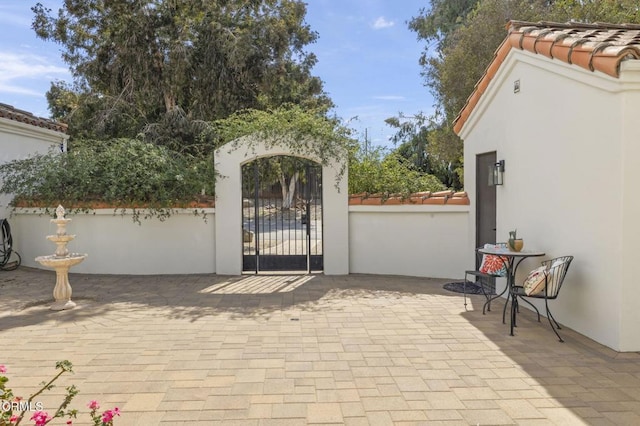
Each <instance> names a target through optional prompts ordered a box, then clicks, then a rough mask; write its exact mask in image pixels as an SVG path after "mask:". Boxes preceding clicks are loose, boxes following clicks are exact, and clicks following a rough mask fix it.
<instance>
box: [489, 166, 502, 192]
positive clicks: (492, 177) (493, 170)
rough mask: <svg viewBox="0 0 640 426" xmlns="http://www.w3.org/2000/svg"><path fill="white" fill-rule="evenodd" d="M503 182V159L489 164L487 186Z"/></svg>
mask: <svg viewBox="0 0 640 426" xmlns="http://www.w3.org/2000/svg"><path fill="white" fill-rule="evenodd" d="M503 183H504V160H500V161H498V162H497V163H495V164H490V165H489V186H496V185H502V184H503Z"/></svg>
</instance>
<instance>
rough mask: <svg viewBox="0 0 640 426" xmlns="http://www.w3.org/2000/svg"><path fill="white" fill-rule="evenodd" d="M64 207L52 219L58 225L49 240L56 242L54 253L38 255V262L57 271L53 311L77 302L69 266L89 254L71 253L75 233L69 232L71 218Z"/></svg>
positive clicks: (59, 207) (69, 307) (59, 208)
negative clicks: (73, 298)
mask: <svg viewBox="0 0 640 426" xmlns="http://www.w3.org/2000/svg"><path fill="white" fill-rule="evenodd" d="M64 215H65V211H64V207H62V206H58V208H57V209H56V218H55V219H51V222H52V223H55V224H56V225H58V229H57V230H56V235H48V236H47V240H49V241H52V242H54V243H55V244H56V251H55V253H54V254H51V255H48V256H38V257H36V262H38V263H40V264H41V265H43V266H47V267H49V268H53V269H55V271H56V286H55V288H54V289H53V298H54V299H55V302H53V305H51V307H50V308H49V309H51V310H52V311H62V310H64V309H71V308H73V307H74V306H76V304H75V303H74V302H73V301H71V285H70V284H69V268H71V267H72V266H74V265H77V264H78V263H80V262H82V261H83V260H84V259H85V258H86V257H87V255H86V254H79V253H69V249H67V243H68V242H69V241H71V240H73V239H74V238H75V237H76V236H75V235H68V234H67V223H69V222H71V219H65V217H64Z"/></svg>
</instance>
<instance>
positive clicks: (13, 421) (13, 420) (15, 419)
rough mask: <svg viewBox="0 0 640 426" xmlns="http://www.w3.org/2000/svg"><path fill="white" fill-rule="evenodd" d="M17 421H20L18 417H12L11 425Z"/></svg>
mask: <svg viewBox="0 0 640 426" xmlns="http://www.w3.org/2000/svg"><path fill="white" fill-rule="evenodd" d="M17 421H18V416H17V415H15V414H14V415H13V416H11V418H10V419H9V423H15V422H17Z"/></svg>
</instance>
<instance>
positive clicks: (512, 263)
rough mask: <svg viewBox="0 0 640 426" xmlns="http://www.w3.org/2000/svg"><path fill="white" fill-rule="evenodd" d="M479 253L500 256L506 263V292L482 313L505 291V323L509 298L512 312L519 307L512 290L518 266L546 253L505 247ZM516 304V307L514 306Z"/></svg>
mask: <svg viewBox="0 0 640 426" xmlns="http://www.w3.org/2000/svg"><path fill="white" fill-rule="evenodd" d="M478 253H482V254H488V255H494V256H500V259H501V260H502V262H503V263H504V266H505V268H506V270H507V272H506V278H507V287H506V288H505V289H504V291H502V293H500V294H498V295H496V296H495V297H493V298H491V299H489V300H487V301H486V302H485V304H484V306H483V308H482V311H483V312H484V308H485V307H486V306H487V304H488V303H491V301H492V300H495V299H497V298H498V297H500V296H502V295H503V294H504V293H505V291H507V292H508V293H507V300H506V301H505V303H504V308H503V309H502V323H503V324H504V323H505V315H506V312H507V305H508V304H509V298H511V305H512V310H513V309H516V307H517V303H518V302H517V301H516V300H514V297H515V296H514V295H513V294H512V293H511V289H513V286H514V285H515V281H516V272H518V266H520V263H522V261H523V260H525V259H526V258H528V257H540V256H544V255H545V253H544V252H542V251H529V250H523V251H512V250H509V249H508V248H504V247H490V248H479V249H478ZM514 303H515V305H514ZM514 316H515V313H514V312H512V314H511V333H510V334H511V335H512V336H513V326H514V323H515V318H514Z"/></svg>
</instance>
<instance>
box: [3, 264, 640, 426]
mask: <svg viewBox="0 0 640 426" xmlns="http://www.w3.org/2000/svg"><path fill="white" fill-rule="evenodd" d="M54 281H55V278H54V273H53V272H50V271H39V270H33V269H28V268H20V269H18V270H17V271H13V272H0V364H5V365H7V367H8V368H9V372H8V373H7V375H8V376H9V377H10V382H9V384H10V385H11V386H10V387H12V388H13V389H14V391H17V393H21V394H23V395H27V394H28V393H30V392H32V391H33V390H35V389H36V388H37V387H38V384H39V383H40V382H41V381H42V380H44V379H45V378H49V377H51V376H53V374H54V365H55V362H56V361H58V360H62V359H68V360H70V361H71V362H72V363H73V364H74V370H75V374H74V375H68V376H66V375H65V376H63V377H62V379H61V380H60V383H59V386H58V387H56V388H54V389H53V390H52V391H51V392H49V393H46V394H44V395H43V396H41V397H38V398H39V400H40V401H41V402H42V403H43V404H44V405H45V408H46V409H49V411H55V407H56V406H57V404H58V403H59V402H60V401H59V400H60V395H61V394H62V393H63V392H64V387H65V386H68V385H70V384H75V385H76V386H77V387H78V388H79V389H80V392H81V393H80V395H78V397H77V398H76V400H75V401H74V404H73V406H74V407H76V408H79V409H80V411H81V413H80V416H79V421H78V422H75V423H74V424H87V419H88V416H87V412H88V408H87V407H86V403H87V402H88V401H89V400H91V399H96V400H99V401H100V403H101V404H102V407H103V408H110V407H113V406H118V407H119V408H120V409H121V410H122V416H121V417H119V418H118V419H117V422H116V424H117V425H155V424H171V425H175V424H188V425H196V424H203V425H205V424H206V425H210V424H225V425H227V424H229V425H233V424H239V425H245V424H246V425H304V424H347V425H387V424H398V425H400V424H427V425H438V424H461V425H465V424H471V425H477V424H480V425H489V424H491V425H495V424H541V425H544V424H558V425H570V424H594V425H620V424H628V425H636V424H640V356H639V354H637V353H616V352H614V351H612V350H610V349H607V348H605V347H603V346H601V345H599V344H596V343H595V342H593V341H591V340H589V339H587V338H585V337H583V336H581V335H579V334H577V333H575V332H573V331H572V330H569V329H564V330H563V331H561V333H562V335H563V337H564V338H565V340H566V343H559V342H558V341H557V339H556V338H555V335H554V334H553V332H552V331H551V330H550V328H549V325H548V323H546V322H543V323H537V322H536V321H535V318H534V316H533V314H532V313H531V312H529V311H525V310H524V309H523V312H522V313H521V314H520V316H519V327H518V328H517V330H516V336H514V337H511V336H509V330H508V326H507V325H505V324H502V321H501V317H502V311H501V309H500V306H499V303H496V304H494V307H493V311H492V312H490V313H488V314H487V315H482V312H481V311H482V309H481V301H482V299H481V296H472V299H471V300H472V304H471V305H470V311H469V312H465V310H464V308H463V301H462V295H461V294H457V293H451V292H448V291H446V290H443V288H442V285H443V283H444V282H446V281H445V280H435V279H424V278H410V277H395V276H394V277H391V276H368V275H351V276H339V277H330V276H322V275H317V276H308V277H307V276H275V277H268V276H244V277H227V276H216V275H192V276H116V275H112V276H108V275H99V276H93V275H82V274H72V275H71V284H72V286H73V296H74V297H73V298H74V300H75V301H76V302H77V303H78V307H77V308H75V309H73V310H69V311H64V312H53V311H49V310H48V308H47V305H48V303H50V302H51V300H52V290H53V285H54ZM558 320H559V321H560V322H562V318H558ZM27 424H30V423H29V422H27ZM52 424H64V422H58V423H56V422H53V423H52Z"/></svg>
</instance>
